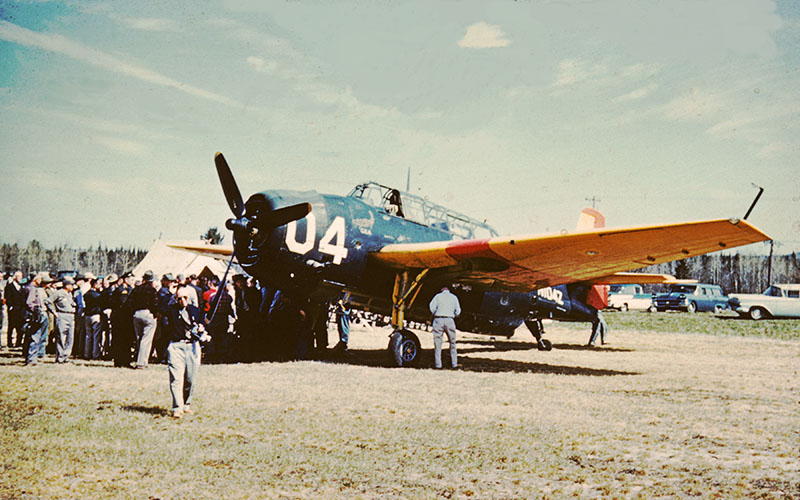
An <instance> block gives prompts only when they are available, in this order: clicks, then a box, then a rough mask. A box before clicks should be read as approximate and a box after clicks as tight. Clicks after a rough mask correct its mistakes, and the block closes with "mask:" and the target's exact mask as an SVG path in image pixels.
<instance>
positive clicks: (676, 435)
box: [0, 313, 800, 499]
mask: <svg viewBox="0 0 800 500" xmlns="http://www.w3.org/2000/svg"><path fill="white" fill-rule="evenodd" d="M608 321H609V323H610V325H611V327H612V330H611V337H610V344H609V345H606V346H604V347H602V348H594V349H590V348H587V347H585V345H584V344H585V342H586V340H587V338H588V327H587V325H563V324H558V323H554V324H551V325H548V334H547V337H548V338H550V339H551V340H552V341H553V342H554V344H555V348H554V350H553V351H550V352H540V351H537V350H536V349H533V348H532V347H533V342H532V338H531V336H530V335H529V334H527V333H526V332H524V331H522V330H521V331H519V332H518V333H517V334H516V336H515V337H512V338H511V339H509V340H497V341H496V342H492V341H491V340H490V339H488V338H486V337H480V336H472V335H460V337H459V350H460V354H461V357H460V361H461V362H462V364H463V369H462V370H460V371H450V370H445V371H437V370H433V369H430V368H428V367H429V366H430V365H431V364H432V355H431V354H430V353H429V352H426V353H425V354H426V356H425V358H424V359H423V368H420V369H408V368H403V369H396V368H388V367H387V365H386V362H385V354H384V351H383V349H384V348H385V346H386V343H387V341H388V339H387V338H386V336H387V335H388V331H387V330H377V331H367V330H364V329H356V330H355V331H354V332H353V334H352V341H351V345H352V347H353V351H354V356H353V357H352V358H349V359H346V360H341V361H339V362H335V361H334V360H331V361H329V362H319V361H303V362H292V363H261V364H249V365H244V364H243V365H209V366H203V367H202V368H201V371H200V377H199V381H198V383H199V388H198V391H197V393H196V404H195V409H196V410H197V411H198V413H197V414H195V415H193V416H191V417H187V418H184V419H182V420H178V421H176V420H172V419H170V418H169V412H168V407H169V391H168V382H167V372H166V368H165V367H161V366H156V367H151V368H150V369H148V370H140V371H133V370H125V369H114V368H112V367H111V366H110V364H109V363H106V362H91V363H88V362H76V363H73V364H71V365H67V366H62V365H55V364H53V363H52V360H48V362H47V363H45V364H43V365H40V366H36V367H29V368H26V367H23V366H21V361H20V358H19V357H17V356H16V353H15V352H13V351H12V352H11V353H8V352H7V353H2V355H0V377H1V378H0V380H2V383H0V428H1V431H0V450H2V455H1V456H0V467H2V469H1V470H2V474H1V475H0V498H4V499H34V498H35V499H86V498H114V499H177V498H196V499H206V498H208V499H218V498H440V497H443V498H564V497H578V498H595V497H608V498H683V497H699V498H800V461H799V460H798V452H800V425H799V424H798V422H800V420H798V410H800V401H798V380H800V379H799V378H798V371H799V370H800V340H798V337H800V322H798V321H783V322H774V325H773V322H764V323H755V322H744V321H739V320H736V319H731V320H726V319H720V318H714V317H713V316H712V315H707V314H699V315H694V316H689V315H685V314H683V315H678V314H666V313H664V314H655V315H649V316H648V315H646V314H645V313H642V314H638V313H625V314H622V313H612V314H609V315H608ZM662 325H663V326H662ZM698 331H699V332H703V333H693V332H698ZM708 333H711V335H709V334H708ZM420 338H421V339H422V341H423V347H426V348H430V347H431V345H432V342H431V339H430V334H429V333H427V332H420Z"/></svg>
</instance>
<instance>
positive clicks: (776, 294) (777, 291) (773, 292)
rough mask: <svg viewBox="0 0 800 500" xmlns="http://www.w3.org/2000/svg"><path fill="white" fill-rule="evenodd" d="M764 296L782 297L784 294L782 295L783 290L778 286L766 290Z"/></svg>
mask: <svg viewBox="0 0 800 500" xmlns="http://www.w3.org/2000/svg"><path fill="white" fill-rule="evenodd" d="M763 295H767V296H769V297H782V296H783V294H782V293H781V289H780V288H778V287H777V286H771V287H769V288H767V289H766V290H764V293H763Z"/></svg>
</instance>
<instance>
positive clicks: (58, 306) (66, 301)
mask: <svg viewBox="0 0 800 500" xmlns="http://www.w3.org/2000/svg"><path fill="white" fill-rule="evenodd" d="M61 283H62V284H63V285H64V286H63V288H59V289H58V290H56V292H55V293H54V294H53V295H51V296H50V297H48V298H47V300H46V301H45V304H46V305H47V309H48V310H49V311H50V312H51V313H53V316H54V317H55V319H56V363H68V362H69V355H70V354H71V353H72V341H73V339H74V335H75V297H73V295H72V290H73V289H74V288H75V280H74V279H73V278H72V276H69V275H67V276H64V277H63V278H61Z"/></svg>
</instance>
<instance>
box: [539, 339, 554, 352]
mask: <svg viewBox="0 0 800 500" xmlns="http://www.w3.org/2000/svg"><path fill="white" fill-rule="evenodd" d="M536 348H537V349H539V350H540V351H552V350H553V343H552V342H550V341H549V340H547V339H542V341H541V342H540V343H539V344H538V345H537V346H536Z"/></svg>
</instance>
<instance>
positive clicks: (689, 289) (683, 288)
mask: <svg viewBox="0 0 800 500" xmlns="http://www.w3.org/2000/svg"><path fill="white" fill-rule="evenodd" d="M695 288H697V287H695V286H692V285H673V286H672V288H671V289H670V292H673V293H694V289H695Z"/></svg>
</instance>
